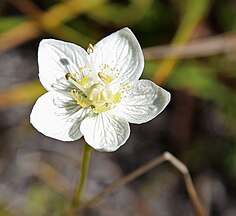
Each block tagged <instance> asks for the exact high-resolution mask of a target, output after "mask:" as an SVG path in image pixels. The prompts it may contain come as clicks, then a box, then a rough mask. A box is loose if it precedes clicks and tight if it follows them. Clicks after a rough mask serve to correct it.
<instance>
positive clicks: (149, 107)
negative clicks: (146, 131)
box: [110, 80, 170, 124]
mask: <svg viewBox="0 0 236 216" xmlns="http://www.w3.org/2000/svg"><path fill="white" fill-rule="evenodd" d="M169 101H170V93H169V92H167V91H166V90H164V89H163V88H161V87H159V86H158V85H156V84H155V83H153V82H152V81H149V80H139V81H137V82H136V83H135V84H134V86H133V87H132V88H131V89H130V90H128V91H127V94H126V96H125V97H124V98H123V99H122V100H121V102H120V103H118V104H117V107H116V108H114V109H113V110H111V111H110V112H111V113H113V114H115V115H118V116H120V117H123V118H125V120H127V121H128V122H130V123H135V124H141V123H145V122H147V121H150V120H151V119H153V118H155V117H156V116H157V115H158V114H159V113H160V112H162V110H164V108H165V107H166V106H167V104H168V103H169Z"/></svg>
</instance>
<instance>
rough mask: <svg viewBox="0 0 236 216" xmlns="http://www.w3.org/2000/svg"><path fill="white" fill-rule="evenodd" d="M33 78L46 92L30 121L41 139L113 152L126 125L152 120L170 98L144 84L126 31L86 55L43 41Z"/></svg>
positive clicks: (137, 50) (78, 49)
mask: <svg viewBox="0 0 236 216" xmlns="http://www.w3.org/2000/svg"><path fill="white" fill-rule="evenodd" d="M38 64H39V78H40V81H41V83H42V84H43V86H44V87H45V88H46V89H47V90H48V92H47V93H45V94H44V95H42V96H41V97H40V98H39V99H38V100H37V101H36V103H35V105H34V107H33V110H32V113H31V116H30V121H31V123H32V124H33V126H34V127H35V128H36V129H37V130H38V131H40V132H41V133H43V134H44V135H46V136H49V137H52V138H55V139H58V140H62V141H73V140H77V139H79V138H81V137H82V136H84V138H85V141H86V142H87V143H88V144H89V145H90V146H92V147H93V148H95V149H97V150H99V151H107V152H110V151H115V150H117V149H118V148H119V147H120V146H121V145H123V144H124V143H125V142H126V140H127V139H128V137H129V134H130V127H129V123H128V122H130V123H136V124H140V123H144V122H147V121H149V120H151V119H153V118H154V117H156V116H157V115H158V114H159V113H160V112H161V111H162V110H163V109H164V108H165V107H166V105H167V104H168V103H169V101H170V94H169V93H168V92H167V91H165V90H164V89H162V88H161V87H159V86H157V85H156V84H154V83H153V82H151V81H149V80H138V79H139V78H140V76H141V74H142V71H143V67H144V59H143V54H142V50H141V47H140V45H139V43H138V41H137V39H136V38H135V36H134V35H133V33H132V32H131V30H130V29H128V28H123V29H121V30H119V31H117V32H115V33H113V34H111V35H109V36H107V37H105V38H104V39H102V40H101V41H99V42H98V43H97V44H96V45H95V46H94V47H93V46H92V45H89V48H88V50H87V52H86V51H85V50H84V49H83V48H81V47H80V46H77V45H75V44H72V43H67V42H63V41H59V40H53V39H45V40H42V41H41V43H40V45H39V51H38Z"/></svg>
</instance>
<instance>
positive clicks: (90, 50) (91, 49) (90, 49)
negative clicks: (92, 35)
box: [87, 44, 94, 54]
mask: <svg viewBox="0 0 236 216" xmlns="http://www.w3.org/2000/svg"><path fill="white" fill-rule="evenodd" d="M93 52H94V47H93V45H92V44H89V46H88V48H87V53H88V54H91V53H93Z"/></svg>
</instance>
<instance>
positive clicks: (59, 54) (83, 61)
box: [38, 39, 90, 91]
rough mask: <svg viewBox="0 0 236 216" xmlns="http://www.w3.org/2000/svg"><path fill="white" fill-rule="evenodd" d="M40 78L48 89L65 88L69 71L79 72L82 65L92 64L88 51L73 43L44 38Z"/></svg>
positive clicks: (39, 53)
mask: <svg viewBox="0 0 236 216" xmlns="http://www.w3.org/2000/svg"><path fill="white" fill-rule="evenodd" d="M38 64H39V78H40V81H41V83H42V84H43V86H44V87H45V88H46V89H47V90H48V91H50V90H57V89H65V88H66V87H67V86H68V85H69V82H68V81H67V80H66V78H65V75H66V74H67V73H69V72H70V73H72V74H73V73H75V72H79V68H80V67H84V66H85V65H87V66H88V65H90V60H89V57H88V54H87V52H86V51H85V50H84V49H83V48H81V47H80V46H77V45H75V44H72V43H68V42H63V41H60V40H54V39H44V40H42V41H41V42H40V44H39V51H38Z"/></svg>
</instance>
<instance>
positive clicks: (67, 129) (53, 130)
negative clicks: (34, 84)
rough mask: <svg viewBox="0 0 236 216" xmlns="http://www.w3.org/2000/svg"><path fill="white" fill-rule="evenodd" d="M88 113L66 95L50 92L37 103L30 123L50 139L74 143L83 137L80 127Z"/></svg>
mask: <svg viewBox="0 0 236 216" xmlns="http://www.w3.org/2000/svg"><path fill="white" fill-rule="evenodd" d="M88 112H89V110H88V109H83V108H81V107H80V106H79V105H77V104H76V103H75V102H74V101H73V100H72V99H70V98H69V97H67V96H66V95H64V94H62V93H59V92H57V91H50V92H47V93H45V94H44V95H42V96H41V97H40V98H39V99H38V100H37V101H36V103H35V105H34V107H33V110H32V112H31V115H30V122H31V124H32V125H33V126H34V127H35V128H36V129H37V130H38V131H39V132H41V133H43V134H44V135H46V136H48V137H52V138H55V139H58V140H62V141H73V140H77V139H79V138H80V137H81V136H82V134H81V132H80V129H79V127H80V123H81V121H82V120H83V119H84V118H85V116H86V115H87V114H88Z"/></svg>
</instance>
